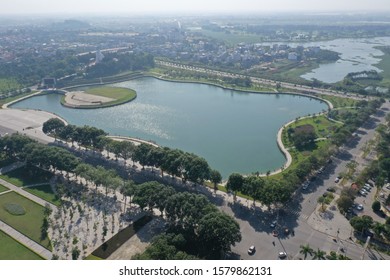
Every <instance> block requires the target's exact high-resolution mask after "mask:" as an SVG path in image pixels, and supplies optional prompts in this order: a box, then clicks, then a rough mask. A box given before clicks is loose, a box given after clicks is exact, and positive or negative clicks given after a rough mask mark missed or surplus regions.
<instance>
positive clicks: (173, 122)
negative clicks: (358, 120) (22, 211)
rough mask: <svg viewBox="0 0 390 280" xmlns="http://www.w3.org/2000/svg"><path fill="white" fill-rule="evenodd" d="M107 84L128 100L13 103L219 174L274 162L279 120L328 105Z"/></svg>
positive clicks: (146, 83)
mask: <svg viewBox="0 0 390 280" xmlns="http://www.w3.org/2000/svg"><path fill="white" fill-rule="evenodd" d="M114 86H121V87H128V88H132V89H135V90H136V91H137V98H136V99H135V100H134V101H132V102H130V103H127V104H123V105H119V106H116V107H111V108H104V109H90V110H82V109H70V108H66V107H63V106H62V105H61V104H60V98H61V97H60V95H56V94H52V95H43V96H36V97H32V98H29V99H26V100H23V101H21V102H19V103H17V104H14V105H13V106H12V107H14V108H30V109H41V110H45V111H49V112H53V113H56V114H58V115H60V116H61V117H63V118H65V119H66V120H67V121H68V122H70V123H72V124H75V125H91V126H96V127H99V128H102V129H104V130H105V131H107V132H109V133H110V134H111V135H122V136H132V137H139V138H142V139H145V140H153V141H155V142H156V143H158V144H159V145H162V146H168V147H171V148H179V149H182V150H184V151H187V152H193V153H195V154H197V155H200V156H202V157H204V158H206V160H207V161H208V162H209V164H210V166H211V167H212V168H215V169H217V170H219V171H220V172H221V173H222V175H223V177H224V178H226V177H227V176H229V174H231V173H232V172H240V173H243V174H248V173H251V172H255V171H260V172H266V171H268V170H271V171H272V170H274V169H277V168H279V167H281V166H282V165H283V164H284V162H285V159H284V156H283V155H282V153H281V152H280V151H279V149H278V147H277V144H276V134H277V131H278V130H279V128H280V127H282V126H283V124H285V123H286V122H288V121H290V120H292V119H295V118H296V117H299V116H305V115H307V114H313V113H318V112H320V111H322V110H324V109H327V106H326V104H325V103H323V102H320V101H318V100H314V99H310V98H307V97H302V96H294V95H284V94H255V93H242V92H238V91H233V90H225V89H222V88H219V87H215V86H209V85H202V84H195V83H174V82H166V81H161V80H157V79H154V78H141V79H137V80H132V81H128V82H124V83H118V84H115V85H114Z"/></svg>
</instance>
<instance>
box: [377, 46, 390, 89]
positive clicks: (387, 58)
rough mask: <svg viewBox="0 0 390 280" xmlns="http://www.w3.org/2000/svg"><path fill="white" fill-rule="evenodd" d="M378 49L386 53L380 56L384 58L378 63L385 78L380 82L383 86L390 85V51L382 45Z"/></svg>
mask: <svg viewBox="0 0 390 280" xmlns="http://www.w3.org/2000/svg"><path fill="white" fill-rule="evenodd" d="M378 49H380V50H382V51H383V52H384V53H385V55H384V56H381V57H380V58H381V59H382V60H381V61H380V62H379V63H378V64H376V66H377V67H378V68H379V69H381V70H383V72H382V73H381V75H382V77H383V80H382V81H381V82H380V84H381V85H382V86H386V87H390V52H389V51H384V49H383V48H381V47H378ZM387 49H389V48H387Z"/></svg>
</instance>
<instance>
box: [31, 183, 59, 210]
mask: <svg viewBox="0 0 390 280" xmlns="http://www.w3.org/2000/svg"><path fill="white" fill-rule="evenodd" d="M24 190H25V191H27V192H29V193H32V194H33V195H35V196H37V197H40V198H42V199H43V200H46V201H47V202H50V203H52V204H54V205H56V206H60V205H61V201H60V199H59V197H58V196H57V195H55V194H54V192H53V190H52V189H51V187H50V185H49V184H47V185H42V186H34V187H29V188H24Z"/></svg>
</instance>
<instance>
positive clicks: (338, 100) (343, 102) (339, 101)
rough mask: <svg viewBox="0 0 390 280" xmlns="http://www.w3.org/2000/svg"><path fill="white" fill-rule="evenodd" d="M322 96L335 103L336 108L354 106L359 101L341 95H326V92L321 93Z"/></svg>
mask: <svg viewBox="0 0 390 280" xmlns="http://www.w3.org/2000/svg"><path fill="white" fill-rule="evenodd" d="M320 97H321V98H323V99H326V100H329V101H330V102H331V103H332V104H333V106H334V108H340V107H354V106H356V103H357V102H358V101H357V100H355V99H352V98H348V97H339V96H333V95H326V94H320Z"/></svg>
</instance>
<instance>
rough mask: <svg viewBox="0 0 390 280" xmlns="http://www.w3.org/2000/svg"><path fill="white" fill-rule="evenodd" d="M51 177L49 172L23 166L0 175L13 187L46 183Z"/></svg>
mask: <svg viewBox="0 0 390 280" xmlns="http://www.w3.org/2000/svg"><path fill="white" fill-rule="evenodd" d="M52 176H53V174H51V173H50V172H49V171H45V170H42V169H40V168H38V167H35V166H23V167H20V168H18V169H15V170H12V171H10V172H8V173H6V174H3V175H0V178H1V179H3V180H5V181H7V182H9V183H11V184H14V185H15V186H18V187H22V186H26V185H32V184H39V183H48V182H49V180H50V178H51V177H52Z"/></svg>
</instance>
